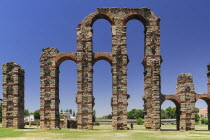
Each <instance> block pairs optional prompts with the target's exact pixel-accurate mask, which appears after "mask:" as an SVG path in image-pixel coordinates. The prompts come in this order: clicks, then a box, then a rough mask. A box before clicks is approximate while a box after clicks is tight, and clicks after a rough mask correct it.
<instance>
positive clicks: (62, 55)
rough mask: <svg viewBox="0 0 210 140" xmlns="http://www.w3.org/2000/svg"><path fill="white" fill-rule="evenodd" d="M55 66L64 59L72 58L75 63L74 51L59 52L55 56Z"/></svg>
mask: <svg viewBox="0 0 210 140" xmlns="http://www.w3.org/2000/svg"><path fill="white" fill-rule="evenodd" d="M54 60H55V65H56V67H58V66H60V64H61V63H62V62H63V61H65V60H72V61H74V62H75V63H77V57H76V54H75V53H59V54H58V55H57V56H56V57H55V58H54Z"/></svg>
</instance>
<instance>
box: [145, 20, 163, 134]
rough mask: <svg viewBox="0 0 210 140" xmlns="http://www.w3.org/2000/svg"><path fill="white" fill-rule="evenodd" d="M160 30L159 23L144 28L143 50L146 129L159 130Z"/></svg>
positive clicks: (149, 24)
mask: <svg viewBox="0 0 210 140" xmlns="http://www.w3.org/2000/svg"><path fill="white" fill-rule="evenodd" d="M161 62H162V58H161V56H160V30H159V21H158V20H156V22H151V23H148V25H147V26H146V27H145V49H144V59H143V62H142V64H143V66H144V96H143V99H144V102H145V103H144V109H145V118H144V120H145V122H144V125H145V127H146V128H147V129H153V130H160V127H161V125H160V123H161V122H160V121H161V119H160V113H161V109H160V106H161V101H160V100H161V99H160V96H161V85H160V84H161V83H160V78H161V77H160V65H161Z"/></svg>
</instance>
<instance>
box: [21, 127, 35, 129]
mask: <svg viewBox="0 0 210 140" xmlns="http://www.w3.org/2000/svg"><path fill="white" fill-rule="evenodd" d="M23 129H39V128H28V127H27V128H23Z"/></svg>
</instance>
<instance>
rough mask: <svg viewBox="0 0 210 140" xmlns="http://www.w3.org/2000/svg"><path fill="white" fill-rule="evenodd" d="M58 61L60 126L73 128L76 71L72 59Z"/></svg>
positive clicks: (75, 106)
mask: <svg viewBox="0 0 210 140" xmlns="http://www.w3.org/2000/svg"><path fill="white" fill-rule="evenodd" d="M64 60H67V59H63V61H61V62H60V61H59V65H57V68H58V69H59V95H58V97H59V101H60V103H59V116H60V127H61V128H75V127H76V126H75V124H74V123H73V122H75V121H76V117H77V116H76V114H77V104H76V93H77V71H76V63H75V62H73V61H71V60H70V61H69V60H68V61H64Z"/></svg>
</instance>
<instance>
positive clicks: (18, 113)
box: [2, 62, 24, 128]
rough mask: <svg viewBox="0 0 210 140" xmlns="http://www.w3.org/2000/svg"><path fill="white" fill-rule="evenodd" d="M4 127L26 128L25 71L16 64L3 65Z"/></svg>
mask: <svg viewBox="0 0 210 140" xmlns="http://www.w3.org/2000/svg"><path fill="white" fill-rule="evenodd" d="M2 70H3V101H2V105H3V109H2V127H4V128H9V127H10V128H24V70H23V69H22V68H21V67H20V66H19V65H17V64H16V63H15V62H9V63H6V64H4V65H3V69H2Z"/></svg>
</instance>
